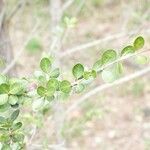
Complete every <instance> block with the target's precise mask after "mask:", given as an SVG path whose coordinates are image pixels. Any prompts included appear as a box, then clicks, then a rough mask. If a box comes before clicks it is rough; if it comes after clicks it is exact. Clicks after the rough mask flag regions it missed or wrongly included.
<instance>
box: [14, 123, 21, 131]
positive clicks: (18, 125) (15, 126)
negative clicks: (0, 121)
mask: <svg viewBox="0 0 150 150" xmlns="http://www.w3.org/2000/svg"><path fill="white" fill-rule="evenodd" d="M21 127H22V123H21V122H17V123H15V124H14V125H13V126H12V130H13V131H16V130H19V129H20V128H21Z"/></svg>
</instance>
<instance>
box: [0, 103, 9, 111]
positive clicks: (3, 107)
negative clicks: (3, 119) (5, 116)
mask: <svg viewBox="0 0 150 150" xmlns="http://www.w3.org/2000/svg"><path fill="white" fill-rule="evenodd" d="M9 109H10V105H9V104H8V103H5V104H4V105H0V112H5V111H7V110H9Z"/></svg>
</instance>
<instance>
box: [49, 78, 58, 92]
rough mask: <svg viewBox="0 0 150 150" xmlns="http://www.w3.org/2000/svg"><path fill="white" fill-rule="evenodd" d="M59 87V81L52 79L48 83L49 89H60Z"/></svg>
mask: <svg viewBox="0 0 150 150" xmlns="http://www.w3.org/2000/svg"><path fill="white" fill-rule="evenodd" d="M58 87H59V81H58V80H57V79H50V80H49V81H48V83H47V89H50V88H54V89H56V90H57V89H58Z"/></svg>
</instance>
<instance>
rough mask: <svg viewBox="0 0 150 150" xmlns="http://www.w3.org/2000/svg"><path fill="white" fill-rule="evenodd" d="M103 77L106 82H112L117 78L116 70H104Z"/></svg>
mask: <svg viewBox="0 0 150 150" xmlns="http://www.w3.org/2000/svg"><path fill="white" fill-rule="evenodd" d="M102 79H103V81H104V82H106V83H111V82H113V81H115V80H116V76H115V75H114V72H113V71H111V70H103V72H102Z"/></svg>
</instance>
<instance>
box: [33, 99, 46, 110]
mask: <svg viewBox="0 0 150 150" xmlns="http://www.w3.org/2000/svg"><path fill="white" fill-rule="evenodd" d="M43 105H44V99H43V98H40V99H36V100H34V101H33V103H32V109H33V110H34V111H37V110H39V109H40V108H41V107H42V106H43Z"/></svg>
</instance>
